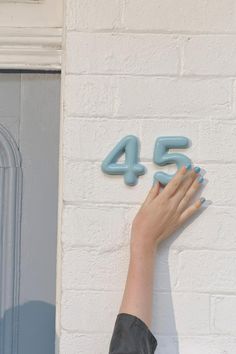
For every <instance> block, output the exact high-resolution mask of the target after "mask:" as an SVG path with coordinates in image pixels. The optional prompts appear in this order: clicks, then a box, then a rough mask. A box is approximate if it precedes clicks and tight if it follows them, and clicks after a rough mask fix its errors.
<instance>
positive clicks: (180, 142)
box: [153, 136, 191, 185]
mask: <svg viewBox="0 0 236 354" xmlns="http://www.w3.org/2000/svg"><path fill="white" fill-rule="evenodd" d="M188 146H189V139H188V138H186V137H184V136H162V137H159V138H157V140H156V143H155V148H154V154H153V161H154V162H155V163H156V164H157V165H159V166H165V165H168V164H176V166H177V169H179V168H180V167H181V166H183V165H185V166H187V165H189V164H191V160H190V159H189V158H188V157H187V156H185V155H183V154H180V153H177V152H174V153H169V149H174V148H175V149H179V148H181V149H184V148H187V147H188ZM174 175H175V174H173V175H169V174H167V173H165V172H156V173H155V174H154V176H153V179H154V181H153V183H156V182H157V181H159V182H160V183H161V184H163V185H166V184H167V183H168V182H170V180H171V179H172V178H173V177H174Z"/></svg>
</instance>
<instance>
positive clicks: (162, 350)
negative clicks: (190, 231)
mask: <svg viewBox="0 0 236 354" xmlns="http://www.w3.org/2000/svg"><path fill="white" fill-rule="evenodd" d="M206 183H207V180H206V179H205V182H204V184H203V186H202V187H204V185H205V184H206ZM201 191H202V188H199V190H198V192H197V193H196V197H197V198H199V196H198V195H199V194H200V193H201ZM194 199H195V198H194ZM191 203H193V201H191ZM191 203H190V204H191ZM211 203H212V202H211V201H209V200H208V201H206V202H205V203H204V204H203V205H202V206H201V208H200V209H199V210H198V211H197V212H196V214H194V215H193V216H192V217H191V218H190V219H189V220H188V221H187V222H186V223H185V224H184V225H182V226H181V227H180V228H179V229H178V230H177V231H176V232H175V233H174V234H173V235H172V236H170V237H169V238H168V239H167V240H165V241H163V243H162V244H161V245H160V247H159V249H158V250H157V257H156V268H155V273H156V274H155V281H154V297H153V325H152V331H153V333H154V335H155V336H156V338H157V342H158V346H157V350H156V353H158V354H180V350H179V339H178V328H177V327H176V320H175V313H174V306H173V297H172V289H171V283H172V287H173V281H172V282H171V274H170V265H169V254H170V249H171V245H172V243H173V242H174V241H175V240H176V239H177V238H178V237H179V236H180V235H181V233H182V232H183V230H185V229H186V228H188V226H189V225H190V224H192V223H193V222H194V220H195V219H196V218H198V217H200V215H201V214H202V213H203V212H204V211H205V210H206V209H207V208H208V206H209V205H210V204H211ZM178 250H179V249H178V248H176V249H173V251H176V252H178ZM180 250H181V248H180Z"/></svg>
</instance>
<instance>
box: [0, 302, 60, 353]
mask: <svg viewBox="0 0 236 354" xmlns="http://www.w3.org/2000/svg"><path fill="white" fill-rule="evenodd" d="M18 311H19V323H20V328H19V351H18V353H17V354H54V353H55V306H53V305H50V304H48V303H46V302H42V301H30V302H27V303H25V304H24V305H20V306H19V307H18ZM12 314H13V310H12V309H10V310H7V311H5V313H4V317H3V318H1V320H0V333H2V330H3V326H4V323H8V322H9V319H10V318H11V316H12ZM9 353H10V352H9ZM12 354H13V353H12ZM14 354H15V353H14Z"/></svg>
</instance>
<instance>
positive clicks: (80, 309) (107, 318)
mask: <svg viewBox="0 0 236 354" xmlns="http://www.w3.org/2000/svg"><path fill="white" fill-rule="evenodd" d="M121 299H122V294H121V293H120V292H119V293H117V292H95V291H94V292H91V291H86V292H81V291H77V290H65V291H63V295H62V302H61V303H62V310H61V325H62V328H63V329H64V330H67V331H75V332H78V333H84V332H85V333H110V332H111V329H113V326H114V323H115V319H116V316H117V313H118V311H119V306H120V303H121ZM101 321H102V325H101Z"/></svg>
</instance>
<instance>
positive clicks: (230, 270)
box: [176, 250, 236, 292]
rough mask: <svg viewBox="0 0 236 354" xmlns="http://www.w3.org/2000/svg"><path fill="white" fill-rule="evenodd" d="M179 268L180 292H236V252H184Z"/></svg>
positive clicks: (181, 254)
mask: <svg viewBox="0 0 236 354" xmlns="http://www.w3.org/2000/svg"><path fill="white" fill-rule="evenodd" d="M178 268H179V269H178V282H177V284H176V289H178V290H179V291H180V290H181V291H198V292H201V291H203V292H220V291H224V292H232V291H235V290H236V277H235V275H236V273H235V272H236V252H233V251H232V252H231V251H227V252H226V251H225V252H223V251H222V252H219V251H208V250H205V251H190V250H186V251H182V252H180V254H179V261H178Z"/></svg>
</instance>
